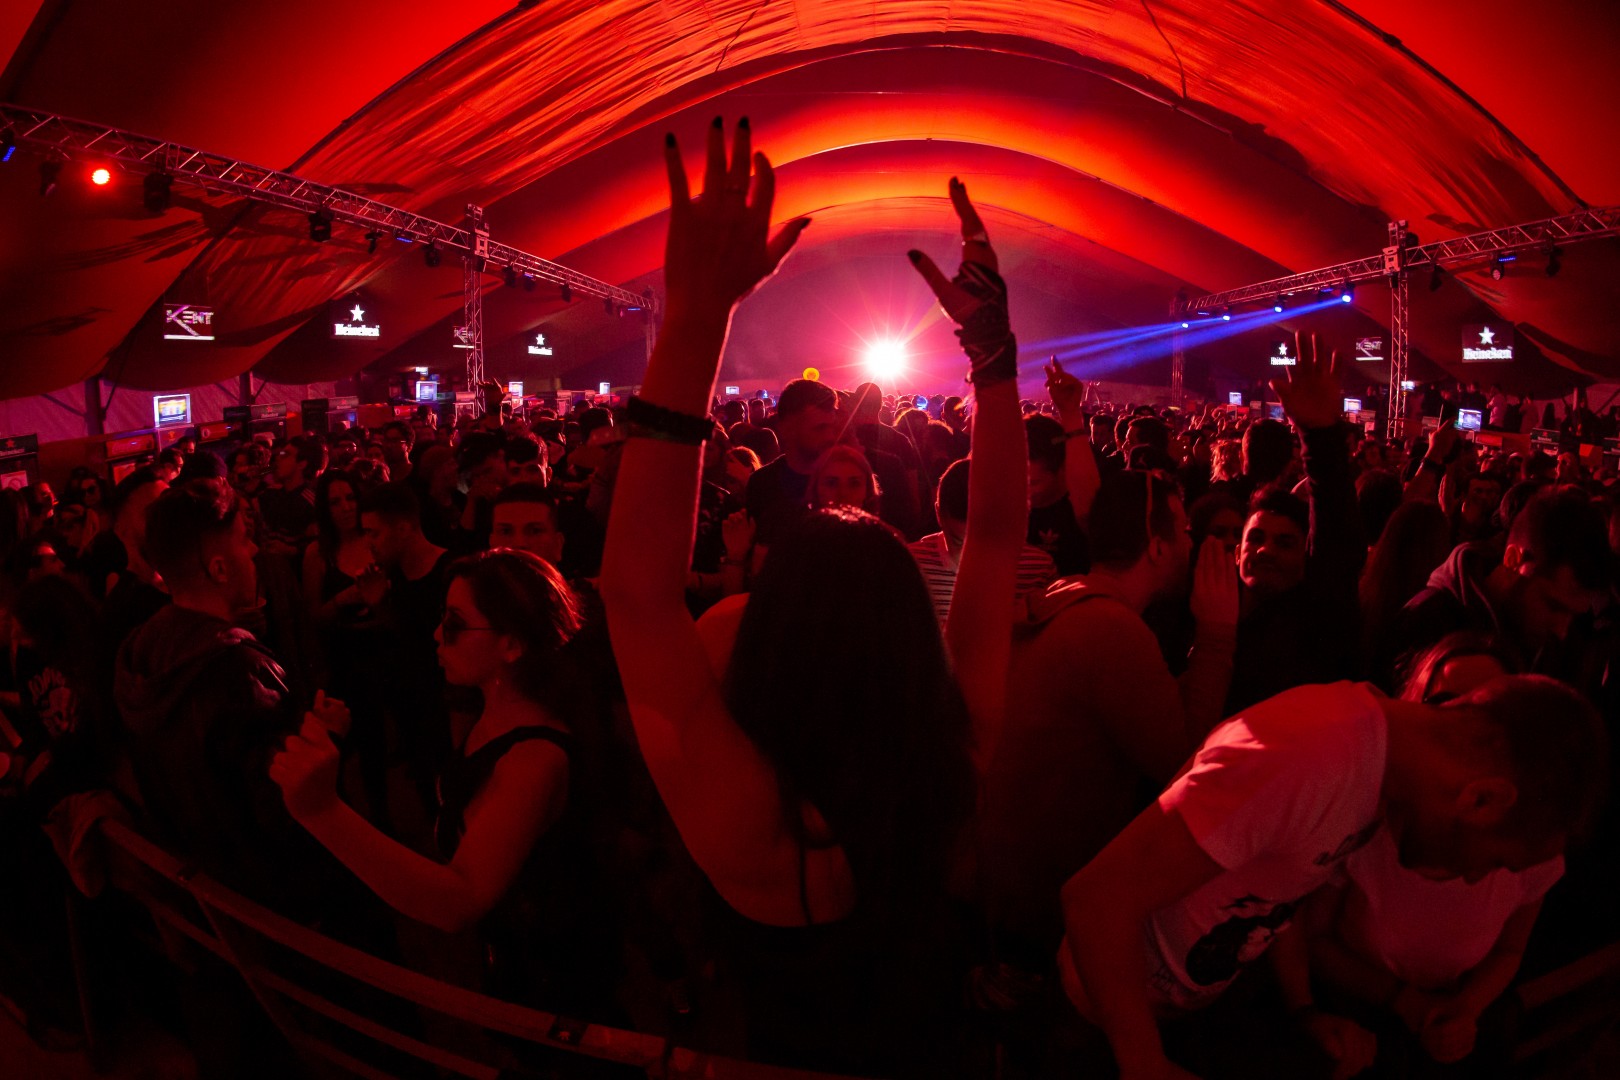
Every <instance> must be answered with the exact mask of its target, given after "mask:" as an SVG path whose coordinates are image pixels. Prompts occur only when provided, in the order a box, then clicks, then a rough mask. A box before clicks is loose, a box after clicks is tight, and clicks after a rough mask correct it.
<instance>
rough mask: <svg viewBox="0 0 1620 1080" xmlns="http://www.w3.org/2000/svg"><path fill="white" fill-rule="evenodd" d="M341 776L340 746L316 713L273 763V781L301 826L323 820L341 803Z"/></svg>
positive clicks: (305, 721)
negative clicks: (326, 814) (339, 793)
mask: <svg viewBox="0 0 1620 1080" xmlns="http://www.w3.org/2000/svg"><path fill="white" fill-rule="evenodd" d="M337 776H338V749H337V746H335V745H334V744H333V742H332V736H331V734H330V733H329V732H328V731H327V730H326V728H325V727H324V726H323V725H322V723H321V721H320V720H319V719H318V718H317V717H316V716H315V715H314V714H313V713H310V714H307V715H306V716H305V717H304V726H303V727H302V728H301V729H300V730H299V732H298V734H297V735H289V736H288V737H287V742H286V745H285V746H283V747H282V749H281V750H280V751H278V752H277V753H276V755H275V756H274V757H272V758H271V759H270V779H271V780H274V781H275V782H276V786H277V787H279V788H281V799H282V801H283V802H284V803H286V804H287V812H288V813H289V814H291V815H292V816H293V820H294V821H297V822H300V823H308V822H309V821H311V820H313V819H314V818H316V817H319V816H320V815H321V814H323V813H325V812H326V811H327V810H329V809H330V808H331V807H332V805H333V804H334V803H336V802H337Z"/></svg>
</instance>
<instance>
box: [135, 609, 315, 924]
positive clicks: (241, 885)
mask: <svg viewBox="0 0 1620 1080" xmlns="http://www.w3.org/2000/svg"><path fill="white" fill-rule="evenodd" d="M114 697H115V700H116V702H117V706H118V710H119V713H120V715H121V716H122V718H123V722H124V725H125V726H126V727H127V728H128V730H129V732H130V735H131V740H130V757H131V764H132V765H133V767H134V771H135V778H136V781H137V784H138V785H139V788H140V793H141V797H142V800H143V802H144V805H145V811H146V815H147V819H148V821H149V824H150V826H151V827H152V828H153V830H154V831H155V832H156V834H157V837H158V838H159V839H160V840H161V841H163V842H166V843H170V844H173V845H174V846H175V847H177V848H179V849H180V850H181V851H183V852H184V853H185V854H186V855H189V856H191V857H192V858H193V859H195V861H196V862H197V864H198V866H199V867H200V868H201V869H202V870H203V871H205V872H206V873H208V874H210V875H212V876H214V877H216V878H218V879H219V880H220V881H221V882H223V883H224V884H226V885H228V886H230V887H232V888H234V889H237V890H239V891H241V892H243V893H244V894H246V895H247V896H249V897H251V898H252V899H255V900H258V901H260V902H262V903H266V904H269V905H270V906H271V907H273V908H276V909H277V910H279V911H281V912H282V913H283V914H286V915H289V916H291V917H293V918H305V917H307V916H309V915H310V914H312V912H313V910H314V909H313V904H314V903H315V901H316V899H317V897H318V896H319V894H320V885H319V884H318V882H317V881H316V879H318V878H321V877H323V876H324V875H323V873H321V870H322V869H323V868H324V867H326V866H327V865H329V856H326V854H325V852H324V850H323V849H321V848H320V846H319V845H318V844H316V843H315V841H314V840H313V838H311V837H310V836H309V834H308V833H306V832H305V831H304V830H303V829H302V828H300V827H299V826H298V825H297V823H296V822H294V821H293V820H292V817H291V816H290V815H289V814H288V813H287V811H286V808H285V807H284V805H283V803H282V800H281V792H280V790H279V789H278V788H277V787H276V785H275V784H274V783H273V782H272V781H271V780H270V778H269V775H268V771H267V770H268V768H269V761H270V756H271V754H272V753H274V752H275V750H276V749H277V748H278V747H279V745H280V743H281V741H282V740H283V739H284V738H286V736H287V735H289V734H291V733H292V732H294V731H296V730H297V728H298V724H299V714H298V711H297V709H296V707H295V703H294V702H293V701H292V700H290V697H289V694H288V692H287V682H286V677H285V675H284V673H283V672H282V669H281V666H280V665H279V664H277V663H276V660H275V657H273V656H272V655H271V654H270V652H269V651H268V650H267V649H266V648H265V647H264V646H263V645H261V644H260V643H259V642H258V641H257V640H256V639H255V638H254V637H253V635H252V634H250V633H249V632H248V631H246V630H243V629H241V628H240V627H236V626H233V625H231V624H230V623H228V622H226V621H225V620H223V619H220V618H218V617H216V616H213V615H209V614H206V613H204V612H200V611H195V610H193V609H190V608H185V607H181V606H179V605H176V604H171V605H170V606H168V607H166V608H164V609H163V610H161V611H159V612H158V613H157V614H155V615H153V616H152V618H151V619H149V620H148V621H147V622H146V624H145V625H144V626H142V627H141V628H140V629H138V630H137V631H136V632H135V633H134V634H132V635H131V636H130V637H129V639H128V640H127V641H126V642H125V643H124V645H123V647H122V648H121V649H120V650H119V653H118V663H117V669H116V672H115V675H114Z"/></svg>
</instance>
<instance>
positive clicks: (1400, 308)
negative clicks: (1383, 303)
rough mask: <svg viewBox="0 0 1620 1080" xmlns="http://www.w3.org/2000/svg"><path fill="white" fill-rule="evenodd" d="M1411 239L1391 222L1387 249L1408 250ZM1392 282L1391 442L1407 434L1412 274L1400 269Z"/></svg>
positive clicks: (1400, 225) (1387, 419) (1386, 420)
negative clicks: (1407, 383)
mask: <svg viewBox="0 0 1620 1080" xmlns="http://www.w3.org/2000/svg"><path fill="white" fill-rule="evenodd" d="M1410 237H1411V234H1410V233H1408V232H1407V231H1406V222H1404V221H1392V222H1390V224H1389V247H1388V248H1385V250H1386V251H1391V250H1393V251H1397V252H1399V251H1406V250H1408V249H1409V248H1410V246H1411V245H1410V243H1409V239H1410ZM1389 280H1390V290H1389V292H1390V302H1389V412H1388V415H1387V416H1385V418H1384V426H1385V431H1386V433H1387V434H1388V437H1389V438H1390V439H1399V438H1400V437H1401V436H1402V435H1404V434H1405V433H1406V380H1407V379H1408V378H1410V377H1411V376H1409V375H1408V374H1407V372H1409V371H1411V370H1412V329H1411V327H1412V275H1411V273H1409V272H1408V271H1406V270H1400V271H1397V272H1396V273H1395V274H1394V275H1393V276H1391V277H1390V279H1389Z"/></svg>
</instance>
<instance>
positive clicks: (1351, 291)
mask: <svg viewBox="0 0 1620 1080" xmlns="http://www.w3.org/2000/svg"><path fill="white" fill-rule="evenodd" d="M1355 298H1356V287H1355V286H1354V285H1352V284H1350V283H1349V282H1348V281H1347V282H1345V283H1344V285H1343V286H1342V287H1341V288H1340V289H1339V302H1340V303H1341V304H1348V303H1351V302H1352V301H1354V300H1355Z"/></svg>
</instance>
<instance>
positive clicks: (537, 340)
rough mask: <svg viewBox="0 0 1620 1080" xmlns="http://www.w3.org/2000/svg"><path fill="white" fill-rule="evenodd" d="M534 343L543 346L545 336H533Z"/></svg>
mask: <svg viewBox="0 0 1620 1080" xmlns="http://www.w3.org/2000/svg"><path fill="white" fill-rule="evenodd" d="M534 343H535V344H536V345H544V344H545V343H546V335H544V334H536V335H534Z"/></svg>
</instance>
